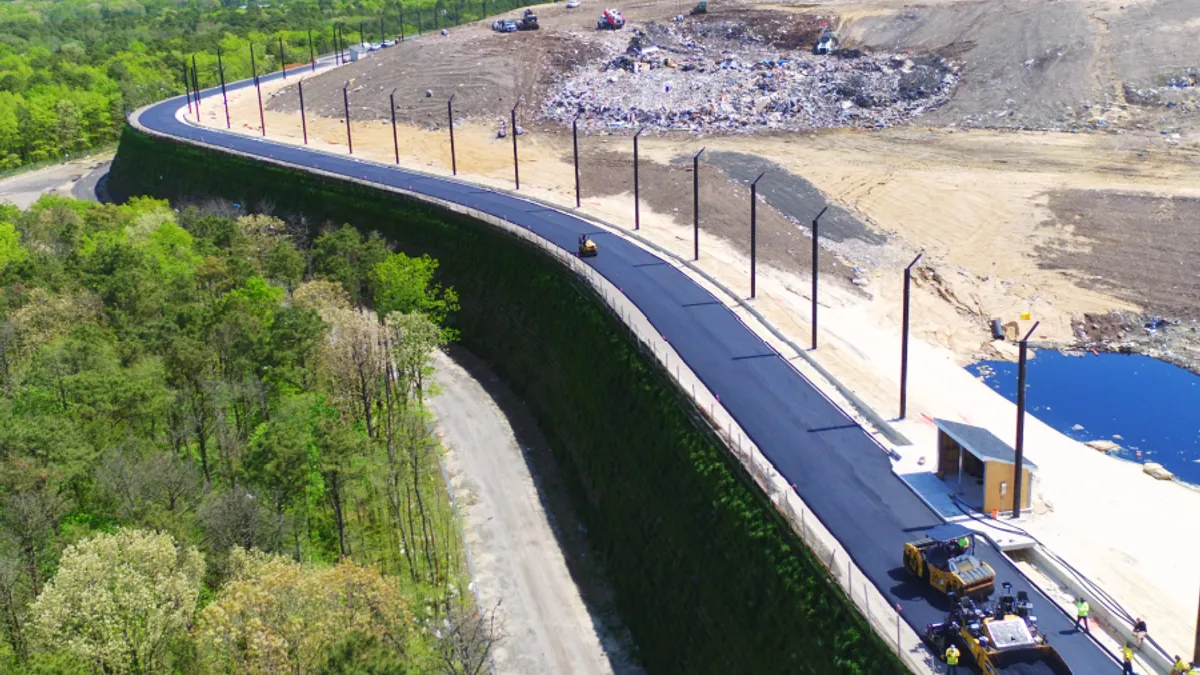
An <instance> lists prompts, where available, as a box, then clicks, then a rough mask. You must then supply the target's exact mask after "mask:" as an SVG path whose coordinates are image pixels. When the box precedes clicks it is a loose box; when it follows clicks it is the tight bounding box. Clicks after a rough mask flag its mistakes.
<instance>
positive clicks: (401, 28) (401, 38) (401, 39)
mask: <svg viewBox="0 0 1200 675" xmlns="http://www.w3.org/2000/svg"><path fill="white" fill-rule="evenodd" d="M400 41H401V42H404V3H403V2H401V3H400Z"/></svg>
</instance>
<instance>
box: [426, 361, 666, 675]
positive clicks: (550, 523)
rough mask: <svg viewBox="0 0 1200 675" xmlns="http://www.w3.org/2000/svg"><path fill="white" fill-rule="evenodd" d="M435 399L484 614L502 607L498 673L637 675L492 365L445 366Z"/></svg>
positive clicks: (542, 446) (607, 599) (532, 430)
mask: <svg viewBox="0 0 1200 675" xmlns="http://www.w3.org/2000/svg"><path fill="white" fill-rule="evenodd" d="M435 368H436V375H435V379H436V381H437V384H438V387H439V388H440V391H439V392H438V394H437V395H436V396H434V397H432V398H431V399H430V400H429V407H430V409H431V410H432V411H433V413H434V415H435V417H436V418H437V429H438V436H439V437H440V438H441V440H442V443H443V445H444V446H445V448H446V464H447V468H448V470H449V471H450V474H451V481H452V483H453V485H454V491H455V494H456V496H457V499H458V502H459V505H460V508H461V509H462V514H463V522H464V525H465V529H466V536H467V543H468V546H469V547H470V550H471V555H472V567H473V571H474V574H475V583H476V585H477V587H478V595H479V600H480V603H481V604H482V605H483V607H484V608H486V609H488V610H490V609H492V608H496V611H497V616H498V617H499V624H500V632H501V634H502V635H503V639H502V640H501V642H500V644H499V645H498V646H497V647H496V650H495V652H494V659H495V663H496V672H497V673H501V674H503V675H509V674H512V675H518V674H519V675H541V674H545V675H557V674H558V673H581V674H587V675H604V674H605V673H618V674H628V675H636V674H637V673H640V672H642V671H641V668H639V667H638V666H636V665H635V664H632V663H631V662H630V660H629V654H628V646H629V644H630V637H629V635H628V633H627V631H626V630H625V629H624V627H623V626H622V625H621V623H620V618H619V616H618V615H617V613H616V610H615V608H614V606H613V599H612V591H611V589H610V588H608V585H607V582H606V581H605V579H604V576H603V570H602V569H600V565H599V559H598V558H596V557H595V556H594V555H592V553H591V551H590V550H589V549H588V545H587V539H586V537H585V536H584V534H583V532H582V531H581V530H580V528H579V525H578V522H577V519H576V518H575V516H574V513H573V511H572V509H571V505H570V499H569V495H568V494H567V492H566V486H565V485H564V484H563V483H562V479H561V478H560V476H559V475H558V471H557V468H556V466H555V463H554V457H553V455H552V454H551V452H550V448H549V447H548V446H547V445H546V441H545V439H544V438H542V436H541V434H540V433H539V432H538V429H537V425H536V424H535V423H534V421H533V420H532V418H530V416H529V413H528V412H527V411H526V410H525V409H524V408H523V407H522V406H521V404H520V402H519V401H517V400H516V398H515V397H514V396H513V395H512V393H511V392H509V391H508V390H507V389H505V388H504V386H503V384H501V383H500V382H499V380H497V379H496V377H495V375H493V374H492V373H491V372H489V371H488V370H487V367H486V365H484V364H483V363H482V362H480V361H479V360H478V359H476V358H475V357H473V356H472V355H470V354H468V353H466V352H464V351H462V350H460V349H452V350H451V351H450V354H449V355H447V354H442V353H438V354H437V355H435Z"/></svg>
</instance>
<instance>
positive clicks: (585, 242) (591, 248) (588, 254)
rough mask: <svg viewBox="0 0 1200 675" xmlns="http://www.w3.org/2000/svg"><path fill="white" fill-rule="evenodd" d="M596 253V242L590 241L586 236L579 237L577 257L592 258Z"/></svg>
mask: <svg viewBox="0 0 1200 675" xmlns="http://www.w3.org/2000/svg"><path fill="white" fill-rule="evenodd" d="M596 252H597V249H596V242H594V241H592V239H591V237H589V236H587V235H586V234H581V235H579V257H580V258H592V257H595V255H596Z"/></svg>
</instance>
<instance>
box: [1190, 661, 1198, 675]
mask: <svg viewBox="0 0 1200 675" xmlns="http://www.w3.org/2000/svg"><path fill="white" fill-rule="evenodd" d="M1188 668H1189V670H1188V675H1200V668H1197V667H1196V662H1195V661H1192V662H1191V663H1190V664H1188Z"/></svg>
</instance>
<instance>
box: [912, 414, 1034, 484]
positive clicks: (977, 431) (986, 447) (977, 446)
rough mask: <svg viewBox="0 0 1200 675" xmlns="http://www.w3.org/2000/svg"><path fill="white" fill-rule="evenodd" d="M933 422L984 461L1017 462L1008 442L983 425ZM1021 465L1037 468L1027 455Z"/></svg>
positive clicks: (942, 421) (947, 421) (1031, 469)
mask: <svg viewBox="0 0 1200 675" xmlns="http://www.w3.org/2000/svg"><path fill="white" fill-rule="evenodd" d="M933 423H934V424H936V425H937V428H938V429H940V430H941V431H942V432H943V433H945V434H946V435H947V436H949V437H950V438H953V439H954V441H955V442H956V443H958V444H959V445H961V446H962V447H963V448H965V449H966V450H967V452H969V453H971V454H972V455H975V456H976V457H978V458H979V459H981V460H983V461H985V462H1002V463H1004V464H1016V463H1017V453H1016V451H1015V450H1013V449H1012V447H1011V446H1009V444H1008V443H1005V442H1004V441H1002V440H1000V439H999V438H997V437H996V435H995V434H993V433H992V432H990V431H988V430H987V429H984V428H983V427H976V426H971V425H970V424H963V423H962V422H951V421H950V420H941V419H935V420H933ZM1021 465H1022V466H1023V467H1024V468H1026V469H1029V470H1030V471H1036V470H1037V465H1036V464H1034V463H1033V462H1031V461H1029V458H1028V457H1025V458H1022V460H1021Z"/></svg>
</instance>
